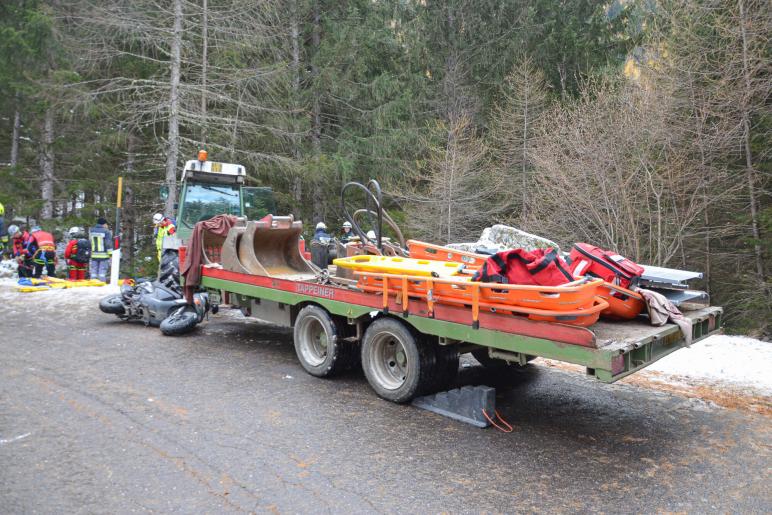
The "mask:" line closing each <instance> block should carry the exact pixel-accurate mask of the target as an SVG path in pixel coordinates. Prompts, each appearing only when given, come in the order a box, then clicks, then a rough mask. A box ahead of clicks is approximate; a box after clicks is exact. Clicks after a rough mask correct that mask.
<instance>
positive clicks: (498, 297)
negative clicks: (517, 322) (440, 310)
mask: <svg viewBox="0 0 772 515" xmlns="http://www.w3.org/2000/svg"><path fill="white" fill-rule="evenodd" d="M354 274H355V275H356V276H357V277H358V281H357V286H358V287H359V288H360V289H362V290H364V291H369V292H374V293H381V294H382V295H383V301H384V307H387V306H388V299H389V297H391V296H394V297H396V299H397V301H398V302H399V303H400V304H402V306H403V309H405V310H406V311H407V305H408V303H409V302H410V299H411V298H414V299H421V300H424V301H426V303H427V306H428V308H429V311H430V314H431V312H432V311H433V305H434V304H436V303H442V304H453V305H463V306H470V307H471V308H472V320H473V321H474V322H475V323H476V322H477V320H478V317H479V313H480V309H485V310H489V311H492V312H503V313H512V314H518V315H526V316H528V317H529V318H531V319H532V320H542V321H548V322H561V323H566V324H571V325H580V326H584V327H586V326H589V325H592V324H594V323H595V322H597V321H598V317H599V316H600V312H601V311H603V310H605V309H607V308H608V307H609V304H608V302H607V301H605V300H604V299H602V298H600V297H598V296H597V295H596V294H597V291H598V288H599V287H600V286H601V285H602V284H603V281H602V280H601V279H596V280H589V279H581V280H579V281H575V282H573V283H569V284H567V285H563V286H523V285H515V284H498V283H480V282H473V281H469V280H464V279H456V278H445V279H443V278H435V277H426V276H407V275H398V274H386V273H376V272H361V271H356V272H354Z"/></svg>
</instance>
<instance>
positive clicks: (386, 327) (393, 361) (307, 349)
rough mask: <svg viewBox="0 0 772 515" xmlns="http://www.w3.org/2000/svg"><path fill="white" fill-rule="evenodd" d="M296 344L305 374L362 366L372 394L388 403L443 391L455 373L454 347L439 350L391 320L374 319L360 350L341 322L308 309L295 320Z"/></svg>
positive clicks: (320, 374) (321, 374) (318, 309)
mask: <svg viewBox="0 0 772 515" xmlns="http://www.w3.org/2000/svg"><path fill="white" fill-rule="evenodd" d="M294 341H295V352H296V354H297V356H298V359H299V361H300V364H301V365H302V366H303V368H304V369H305V370H306V371H307V372H308V373H309V374H311V375H314V376H316V377H330V376H333V375H335V374H337V373H339V372H342V371H344V370H347V369H351V368H355V367H356V366H357V364H358V363H361V366H362V370H363V371H364V374H365V377H366V378H367V381H368V383H369V384H370V386H371V387H372V388H373V390H374V391H375V393H377V394H378V395H379V396H380V397H382V398H384V399H386V400H389V401H392V402H398V403H402V402H409V401H410V400H412V399H413V398H414V397H416V396H418V395H425V394H429V393H433V392H436V391H439V390H444V389H447V388H448V387H449V386H450V385H451V384H452V382H453V381H454V380H455V377H456V373H457V372H458V352H457V350H456V349H455V348H453V347H443V346H440V345H438V344H437V342H436V341H433V340H432V339H431V338H429V337H426V336H423V335H419V334H417V333H416V332H414V331H413V330H412V328H410V327H409V326H408V325H407V324H405V323H403V322H401V321H400V320H397V319H394V318H379V319H377V320H375V321H373V322H372V323H371V324H370V326H369V327H368V328H367V330H366V331H365V334H364V338H363V339H362V344H361V348H360V346H359V345H357V344H356V343H354V342H352V341H350V340H349V339H347V338H346V337H345V324H344V322H342V321H341V320H340V319H339V318H338V317H333V316H331V315H330V314H329V313H328V312H327V311H325V310H324V309H322V308H321V307H319V306H306V307H304V308H303V309H301V310H300V312H299V313H298V316H297V319H296V321H295V329H294Z"/></svg>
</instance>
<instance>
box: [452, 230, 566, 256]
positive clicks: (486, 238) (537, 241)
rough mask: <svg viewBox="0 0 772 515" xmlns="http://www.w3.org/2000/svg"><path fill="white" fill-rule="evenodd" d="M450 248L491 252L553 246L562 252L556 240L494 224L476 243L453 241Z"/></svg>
mask: <svg viewBox="0 0 772 515" xmlns="http://www.w3.org/2000/svg"><path fill="white" fill-rule="evenodd" d="M448 247H450V248H454V249H457V250H465V251H467V252H477V251H480V250H483V251H489V252H499V251H502V250H508V249H518V248H524V249H527V250H534V249H539V248H547V247H553V248H555V249H557V250H558V252H560V247H559V246H558V244H557V243H555V242H554V241H551V240H548V239H547V238H542V237H541V236H536V235H535V234H531V233H528V232H525V231H521V230H520V229H517V228H515V227H510V226H508V225H494V226H493V227H486V228H485V229H484V230H483V232H482V235H481V236H480V239H479V240H477V241H476V242H474V243H451V244H450V245H448Z"/></svg>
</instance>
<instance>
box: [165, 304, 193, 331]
mask: <svg viewBox="0 0 772 515" xmlns="http://www.w3.org/2000/svg"><path fill="white" fill-rule="evenodd" d="M196 324H198V314H197V313H196V309H195V308H194V307H192V306H183V307H181V308H178V309H177V310H175V311H172V313H171V314H170V315H169V316H168V317H166V318H164V319H163V320H161V324H160V325H159V326H158V328H159V329H161V332H162V333H163V334H165V335H166V336H177V335H180V334H185V333H189V332H190V331H192V330H193V328H195V327H196Z"/></svg>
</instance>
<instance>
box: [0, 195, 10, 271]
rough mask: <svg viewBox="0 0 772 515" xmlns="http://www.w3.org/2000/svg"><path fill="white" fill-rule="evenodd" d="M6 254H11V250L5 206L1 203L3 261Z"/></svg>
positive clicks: (0, 245) (1, 249)
mask: <svg viewBox="0 0 772 515" xmlns="http://www.w3.org/2000/svg"><path fill="white" fill-rule="evenodd" d="M9 229H10V227H9ZM6 252H9V250H8V233H7V232H6V230H5V206H3V203H2V202H0V259H2V257H3V255H5V253H6Z"/></svg>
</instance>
